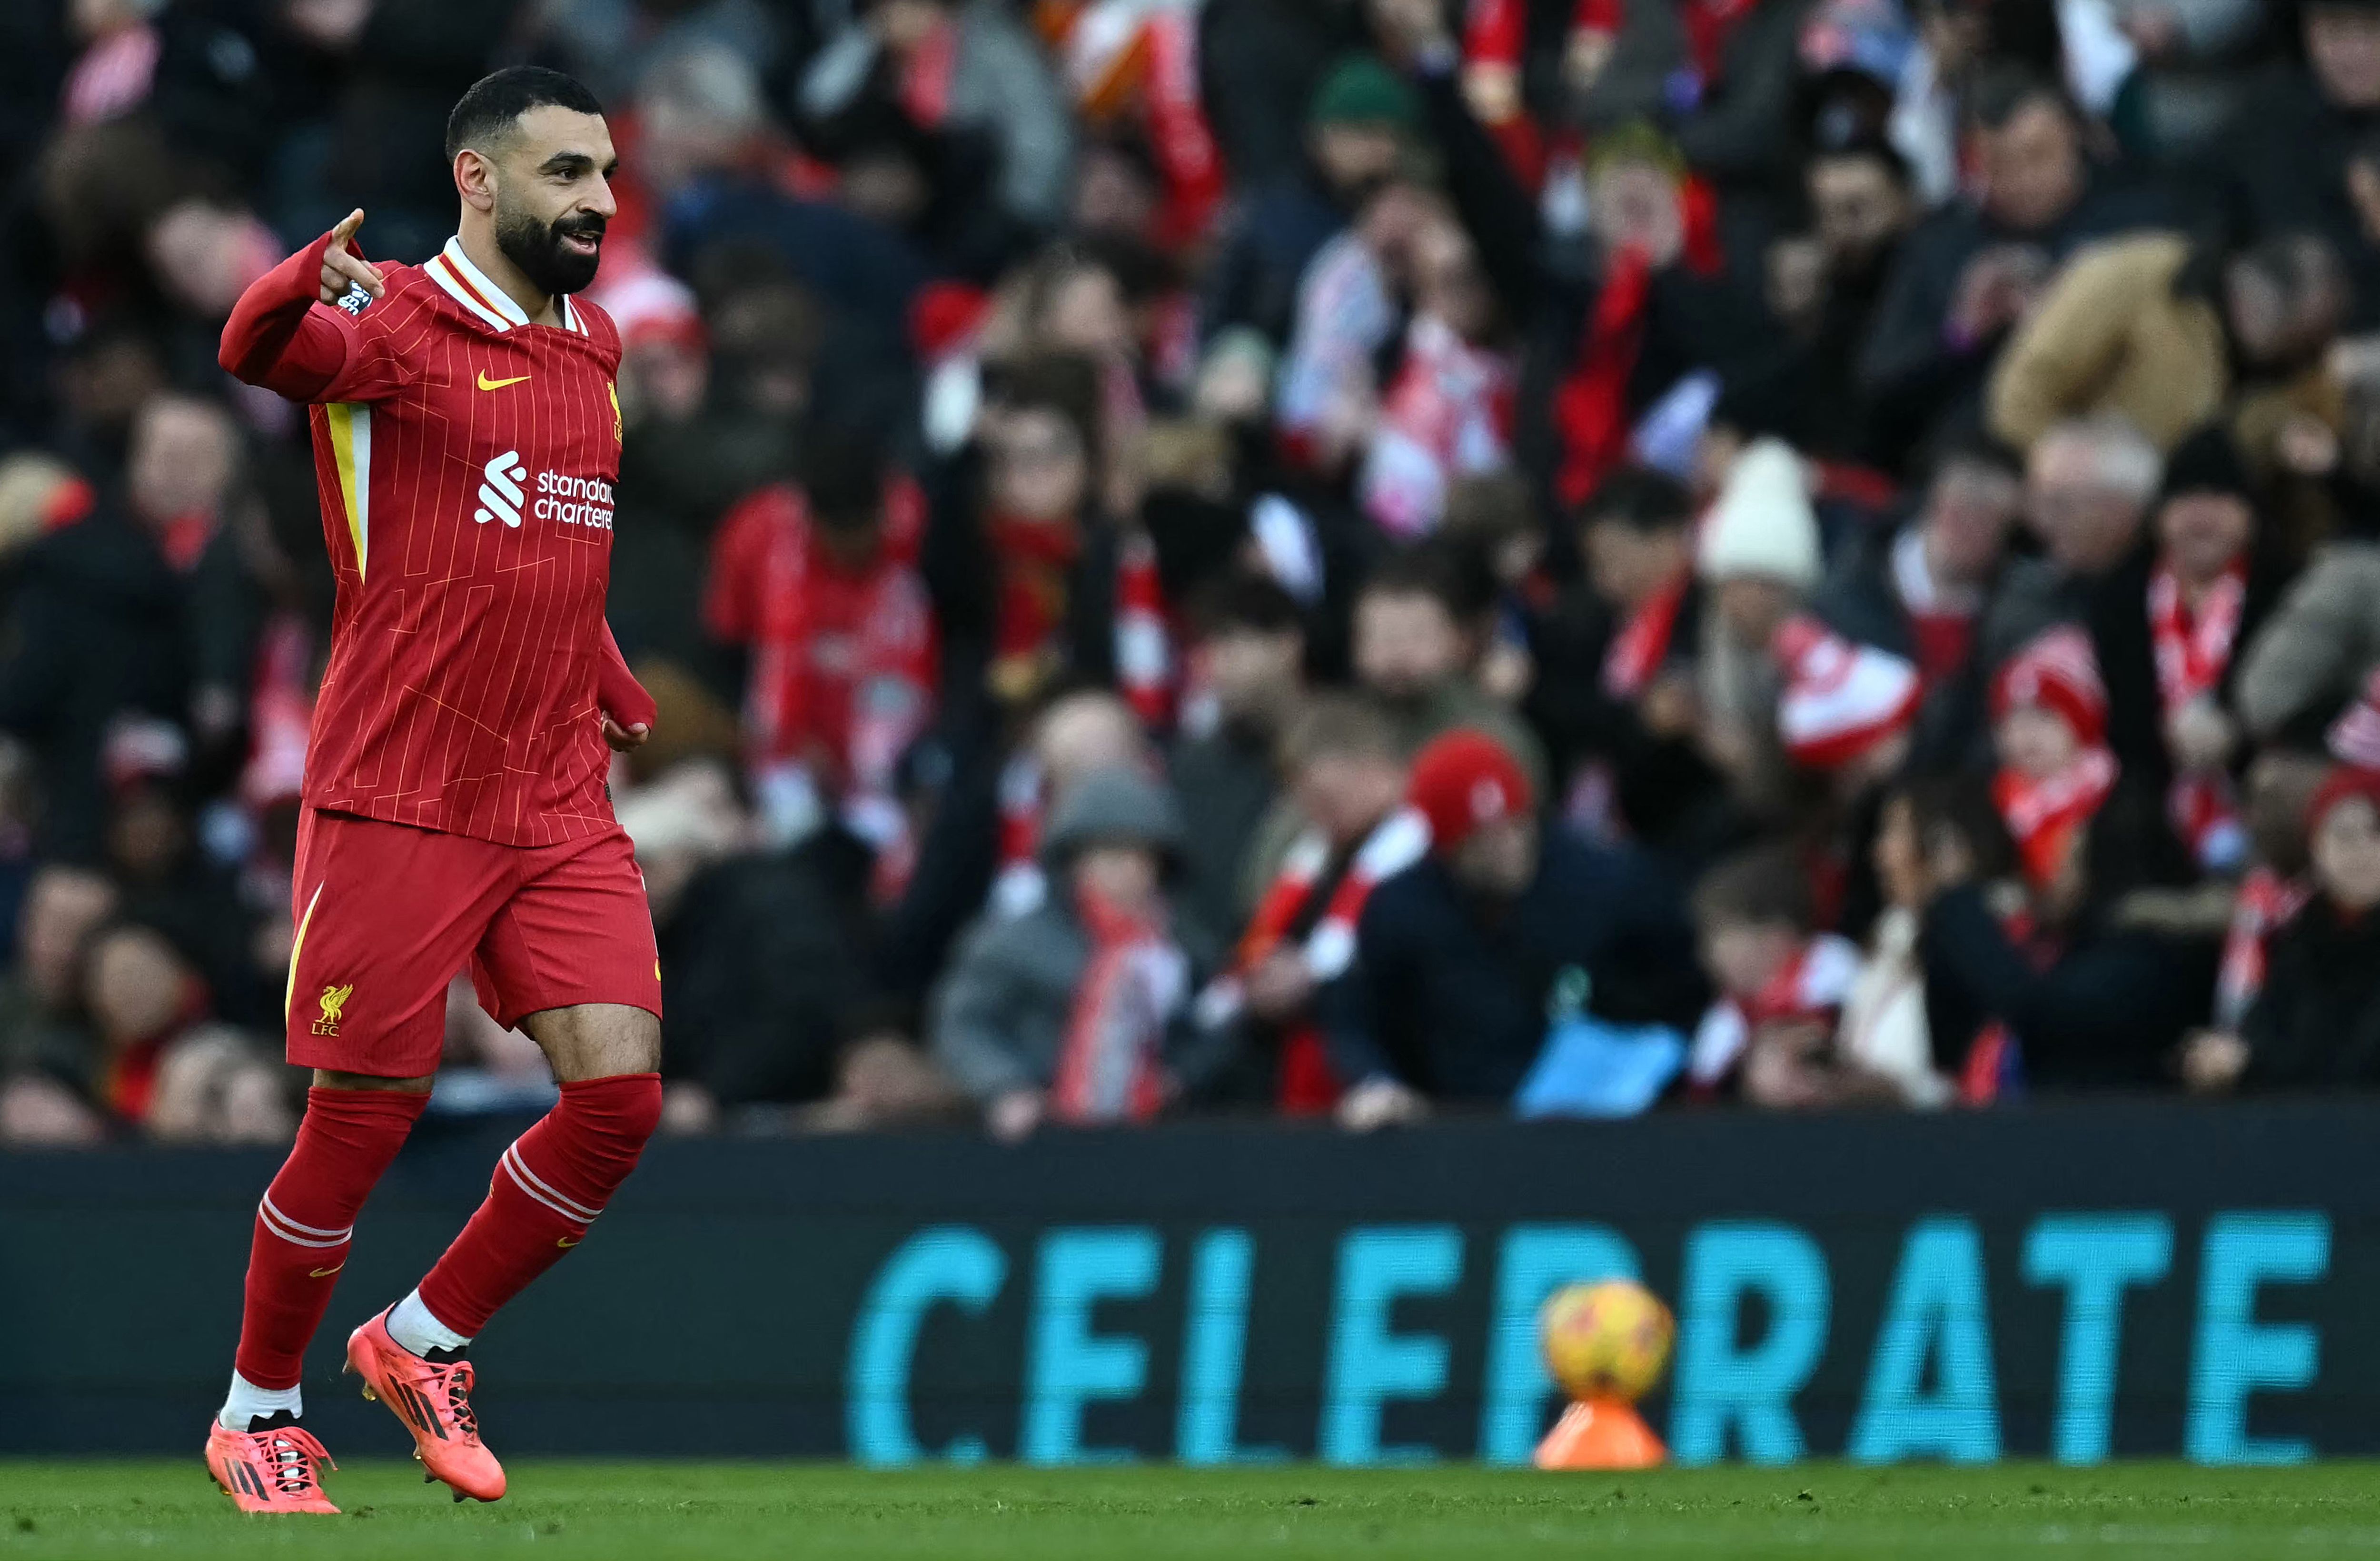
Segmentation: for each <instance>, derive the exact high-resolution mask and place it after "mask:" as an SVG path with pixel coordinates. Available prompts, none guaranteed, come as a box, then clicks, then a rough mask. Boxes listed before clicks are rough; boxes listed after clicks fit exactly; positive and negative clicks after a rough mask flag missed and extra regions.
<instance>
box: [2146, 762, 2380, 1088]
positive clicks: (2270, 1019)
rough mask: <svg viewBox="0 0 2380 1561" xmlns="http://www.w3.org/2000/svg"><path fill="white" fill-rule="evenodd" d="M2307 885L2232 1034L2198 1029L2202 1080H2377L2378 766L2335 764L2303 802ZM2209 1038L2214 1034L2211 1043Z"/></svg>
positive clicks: (2258, 1083)
mask: <svg viewBox="0 0 2380 1561" xmlns="http://www.w3.org/2000/svg"><path fill="white" fill-rule="evenodd" d="M2305 827H2306V830H2307V833H2308V834H2309V835H2310V836H2311V839H2312V851H2311V855H2312V858H2313V893H2312V895H2311V896H2309V898H2308V899H2307V902H2306V905H2305V908H2304V909H2302V910H2301V911H2299V912H2298V913H2297V915H2296V917H2295V918H2294V919H2293V920H2291V921H2289V924H2288V925H2287V926H2286V927H2284V928H2283V929H2282V930H2281V931H2280V933H2278V934H2277V936H2276V937H2275V938H2274V940H2273V946H2272V952H2271V956H2270V959H2269V962H2268V965H2267V968H2266V970H2265V980H2264V987H2263V990H2262V991H2261V992H2260V993H2259V994H2258V995H2257V997H2256V1000H2255V1003H2254V1005H2253V1006H2251V1007H2250V1008H2249V1010H2248V1012H2247V1016H2246V1018H2245V1020H2244V1022H2243V1023H2242V1024H2241V1026H2240V1032H2239V1034H2238V1036H2237V1038H2236V1039H2234V1038H2232V1037H2229V1036H2224V1037H2220V1038H2217V1037H2200V1038H2199V1039H2198V1040H2197V1041H2196V1042H2194V1043H2193V1047H2192V1055H2191V1056H2190V1059H2189V1078H2190V1081H2191V1083H2192V1085H2193V1086H2194V1087H2195V1088H2198V1089H2201V1090H2212V1089H2218V1088H2221V1087H2224V1086H2226V1085H2228V1083H2230V1082H2231V1080H2233V1079H2237V1080H2238V1081H2239V1083H2240V1086H2241V1087H2242V1088H2247V1089H2265V1090H2307V1089H2320V1088H2325V1087H2327V1088H2332V1089H2338V1088H2353V1089H2369V1088H2371V1087H2372V1086H2373V1085H2374V1083H2380V1031H2375V1028H2374V1026H2375V1023H2380V962H2375V961H2374V958H2373V947H2372V944H2373V931H2372V929H2373V928H2374V926H2375V925H2380V923H2375V921H2374V918H2373V917H2372V915H2371V914H2370V913H2371V911H2372V909H2373V908H2374V906H2380V774H2375V773H2374V772H2372V771H2369V770H2354V769H2348V768H2341V769H2339V770H2337V771H2335V772H2334V773H2333V774H2331V776H2330V777H2329V778H2328V779H2327V780H2326V781H2325V782H2324V784H2323V787H2322V788H2321V790H2320V791H2319V792H2317V793H2316V794H2315V796H2314V799H2313V802H2312V804H2311V805H2310V806H2309V807H2308V808H2307V810H2306V814H2305ZM2210 1043H2211V1044H2210Z"/></svg>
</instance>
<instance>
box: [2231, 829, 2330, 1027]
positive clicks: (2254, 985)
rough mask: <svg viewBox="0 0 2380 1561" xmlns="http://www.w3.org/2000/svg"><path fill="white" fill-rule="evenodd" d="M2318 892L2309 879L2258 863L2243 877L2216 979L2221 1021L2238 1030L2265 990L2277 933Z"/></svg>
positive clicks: (2233, 904)
mask: <svg viewBox="0 0 2380 1561" xmlns="http://www.w3.org/2000/svg"><path fill="white" fill-rule="evenodd" d="M2311 898H2313V890H2312V888H2310V887H2309V886H2308V885H2307V884H2302V883H2298V882H2294V881H2292V880H2290V879H2287V878H2284V877H2282V876H2281V875H2280V874H2279V873H2277V872H2274V871H2273V870H2272V869H2271V868H2269V867H2266V866H2265V865H2264V864H2263V863H2261V862H2260V863H2258V864H2257V865H2256V866H2254V867H2252V868H2250V869H2249V870H2248V873H2247V876H2246V877H2244V878H2242V879H2240V894H2239V897H2238V898H2237V899H2235V900H2233V901H2232V902H2231V926H2230V929H2229V930H2228V932H2227V933H2224V936H2223V965H2222V969H2221V970H2220V972H2219V973H2218V974H2217V975H2216V979H2215V1022H2216V1026H2217V1027H2218V1028H2221V1029H2224V1030H2237V1029H2238V1028H2239V1027H2240V1021H2241V1020H2243V1019H2245V1018H2247V1017H2248V1010H2249V1008H2250V1007H2251V1006H2253V1005H2254V1003H2255V1001H2256V994H2258V993H2260V992H2262V991H2264V990H2265V951H2266V950H2267V949H2268V948H2269V947H2270V946H2271V945H2272V939H2273V934H2274V933H2277V932H2279V931H2280V930H2281V929H2282V928H2283V927H2285V926H2287V925H2288V924H2289V921H2291V920H2292V919H2294V918H2295V917H2296V915H2297V913H2298V912H2299V911H2301V910H2303V909H2305V906H2306V902H2307V901H2308V900H2309V899H2311Z"/></svg>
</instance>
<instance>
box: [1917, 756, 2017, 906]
mask: <svg viewBox="0 0 2380 1561" xmlns="http://www.w3.org/2000/svg"><path fill="white" fill-rule="evenodd" d="M1888 799H1899V800H1900V801H1902V802H1905V803H1907V804H1908V806H1909V813H1910V822H1911V823H1913V824H1914V825H1915V826H1916V829H1917V837H1918V841H1919V844H1920V846H1921V848H1923V847H1925V846H1929V845H1931V843H1932V842H1933V840H1934V838H1935V837H1936V836H1937V835H1943V834H1949V835H1957V836H1958V837H1959V839H1960V840H1961V842H1962V843H1963V844H1964V845H1965V846H1966V848H1967V852H1968V855H1969V856H1970V857H1972V858H1973V860H1974V864H1975V876H1976V878H1977V879H1978V880H1979V881H1980V882H1983V883H1986V884H1988V883H1990V882H1992V881H1994V880H1995V879H1999V878H2005V877H2007V876H2008V875H2009V874H2010V873H2011V872H2014V871H2016V847H2015V846H2014V845H2013V844H2012V843H2011V842H2010V839H2009V833H2008V825H2007V824H2006V823H2003V822H2002V821H2001V818H2000V811H1999V808H1998V804H1996V803H1995V802H1993V800H1992V787H1991V782H1989V781H1988V780H1986V779H1985V778H1984V777H1983V776H1981V775H1974V774H1965V773H1963V772H1959V771H1944V772H1940V773H1936V774H1919V775H1912V776H1910V777H1909V778H1908V779H1907V780H1904V781H1902V782H1900V784H1898V785H1897V786H1895V787H1893V788H1892V790H1891V792H1890V794H1889V797H1888Z"/></svg>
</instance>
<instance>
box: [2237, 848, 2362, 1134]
mask: <svg viewBox="0 0 2380 1561" xmlns="http://www.w3.org/2000/svg"><path fill="white" fill-rule="evenodd" d="M2240 1030H2241V1033H2242V1038H2243V1039H2245V1040H2246V1041H2247V1043H2248V1071H2247V1073H2246V1074H2245V1075H2244V1076H2243V1078H2242V1079H2241V1082H2242V1083H2243V1084H2245V1085H2247V1086H2249V1087H2251V1088H2256V1089H2267V1090H2288V1089H2297V1090H2321V1089H2348V1088H2352V1089H2364V1090H2368V1089H2372V1088H2374V1087H2375V1086H2380V916H2374V915H2373V914H2372V913H2371V912H2369V911H2366V912H2365V913H2364V914H2362V915H2361V916H2348V915H2346V914H2344V913H2342V912H2341V911H2339V910H2338V909H2337V908H2336V907H2335V906H2333V905H2332V904H2331V902H2330V899H2329V897H2328V896H2316V897H2315V899H2314V900H2313V903H2312V904H2310V905H2308V906H2307V907H2306V908H2305V909H2304V910H2302V911H2301V912H2299V913H2298V917H2297V919H2296V920H2295V921H2291V922H2290V923H2289V925H2288V926H2286V927H2284V928H2282V929H2281V931H2280V933H2279V935H2278V936H2277V937H2276V938H2275V939H2274V940H2273V946H2272V952H2271V956H2270V957H2269V959H2268V960H2267V962H2266V965H2265V986H2264V990H2263V991H2262V992H2261V993H2259V994H2257V997H2256V1002H2255V1006H2253V1007H2252V1008H2250V1009H2249V1010H2248V1018H2247V1022H2246V1023H2245V1024H2243V1025H2242V1026H2241V1027H2240Z"/></svg>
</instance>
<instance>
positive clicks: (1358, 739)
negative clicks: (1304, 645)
mask: <svg viewBox="0 0 2380 1561" xmlns="http://www.w3.org/2000/svg"><path fill="white" fill-rule="evenodd" d="M1279 757H1280V761H1281V770H1282V772H1283V773H1284V774H1293V773H1294V772H1296V771H1298V770H1302V769H1304V768H1305V766H1306V765H1308V764H1311V763H1313V762H1316V761H1317V760H1320V759H1356V758H1361V759H1384V760H1387V761H1388V762H1390V763H1396V764H1401V763H1403V762H1404V751H1403V744H1402V743H1401V742H1400V741H1399V740H1398V736H1397V726H1396V723H1395V722H1393V721H1391V720H1390V719H1389V717H1388V716H1387V715H1386V714H1385V713H1382V712H1381V710H1380V708H1379V706H1378V705H1376V704H1374V703H1373V702H1372V701H1369V700H1366V699H1362V698H1359V697H1357V696H1356V695H1354V694H1318V695H1316V696H1315V697H1314V698H1313V699H1312V700H1310V701H1307V703H1306V705H1305V709H1304V710H1302V711H1300V712H1299V713H1298V715H1297V718H1296V719H1295V720H1293V721H1292V722H1291V723H1290V724H1289V729H1288V731H1286V732H1284V733H1283V734H1282V735H1281V751H1280V756H1279Z"/></svg>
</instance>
